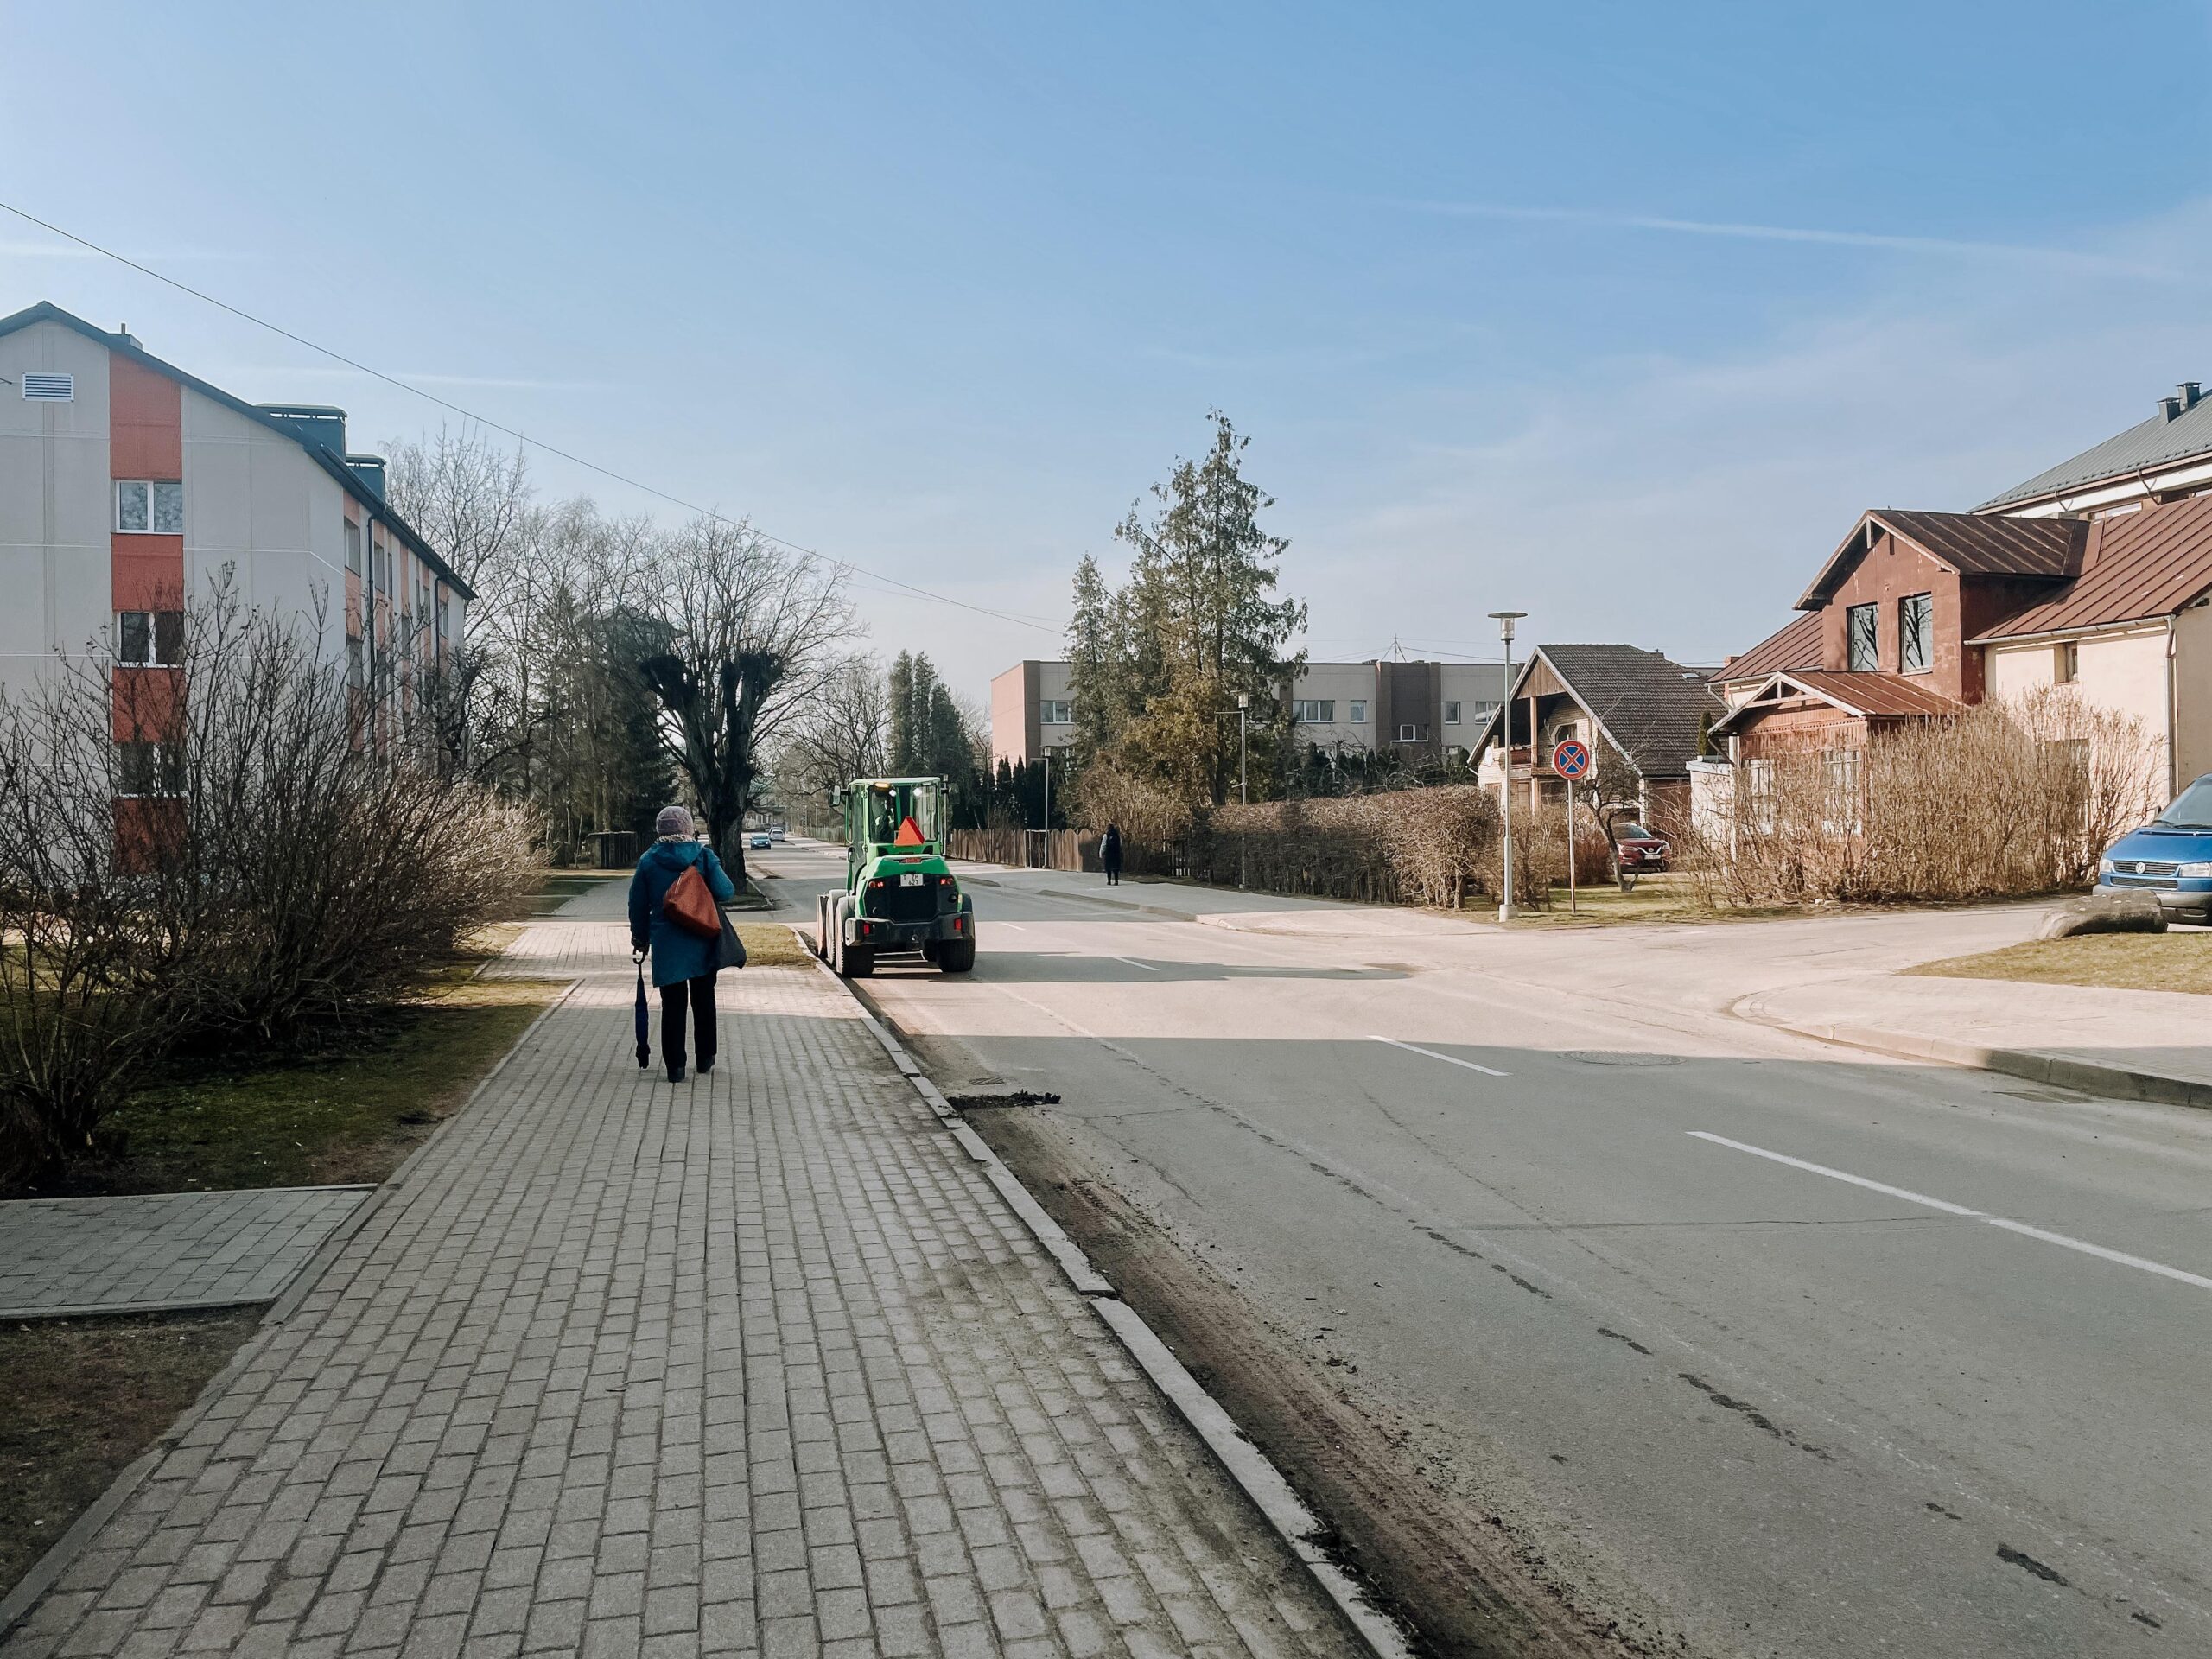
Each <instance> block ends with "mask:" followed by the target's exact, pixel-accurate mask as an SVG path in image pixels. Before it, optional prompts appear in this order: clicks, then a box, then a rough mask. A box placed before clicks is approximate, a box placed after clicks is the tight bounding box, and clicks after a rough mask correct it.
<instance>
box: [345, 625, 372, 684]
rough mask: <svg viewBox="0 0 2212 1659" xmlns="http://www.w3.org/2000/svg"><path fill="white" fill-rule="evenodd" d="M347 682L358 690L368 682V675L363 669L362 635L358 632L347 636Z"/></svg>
mask: <svg viewBox="0 0 2212 1659" xmlns="http://www.w3.org/2000/svg"><path fill="white" fill-rule="evenodd" d="M367 683H368V677H367V676H366V674H365V673H364V672H363V671H362V665H361V636H360V635H359V634H358V633H349V634H347V635H346V684H348V685H350V686H352V687H353V689H354V690H356V691H358V690H360V689H361V688H362V687H363V686H364V685H365V684H367Z"/></svg>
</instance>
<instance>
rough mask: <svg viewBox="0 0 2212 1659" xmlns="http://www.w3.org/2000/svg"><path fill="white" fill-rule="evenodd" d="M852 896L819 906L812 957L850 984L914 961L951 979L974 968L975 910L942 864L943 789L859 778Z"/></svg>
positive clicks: (851, 802)
mask: <svg viewBox="0 0 2212 1659" xmlns="http://www.w3.org/2000/svg"><path fill="white" fill-rule="evenodd" d="M845 847H846V853H845V888H844V891H843V892H842V893H823V895H822V897H821V899H819V900H818V901H817V902H818V904H819V906H820V908H819V910H818V912H817V915H816V918H815V921H816V926H815V932H814V938H815V950H816V951H817V954H818V955H819V956H820V957H822V959H823V961H824V962H826V963H829V965H830V967H832V968H834V969H836V971H837V972H838V973H839V974H841V975H842V976H845V977H846V978H848V979H865V978H867V977H868V975H870V974H872V973H874V971H875V962H876V958H877V957H880V956H883V955H886V954H897V953H900V952H913V953H917V954H918V955H919V956H920V957H922V959H923V960H924V961H925V962H932V963H936V964H937V965H938V968H940V969H943V970H944V972H946V973H948V974H964V973H966V972H967V971H968V970H969V969H971V968H973V967H974V966H975V965H976V901H975V900H974V899H971V898H969V896H968V895H967V894H966V893H963V892H961V891H960V884H959V883H958V882H957V881H956V880H953V876H952V872H951V870H950V868H947V866H946V864H945V861H944V779H942V778H856V779H854V780H853V781H852V782H851V783H849V784H848V785H846V786H845Z"/></svg>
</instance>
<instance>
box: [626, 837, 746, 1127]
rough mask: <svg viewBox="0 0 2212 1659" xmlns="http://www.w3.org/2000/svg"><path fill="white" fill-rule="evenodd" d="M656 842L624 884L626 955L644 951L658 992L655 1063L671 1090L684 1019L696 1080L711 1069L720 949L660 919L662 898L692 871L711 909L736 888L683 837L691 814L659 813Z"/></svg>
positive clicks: (698, 845) (700, 847)
mask: <svg viewBox="0 0 2212 1659" xmlns="http://www.w3.org/2000/svg"><path fill="white" fill-rule="evenodd" d="M653 834H654V835H655V836H658V840H656V841H655V842H653V844H652V846H650V847H648V848H646V849H645V856H644V857H643V858H640V859H639V861H638V868H637V870H636V873H635V874H632V876H631V877H630V948H631V949H632V950H639V951H644V950H651V951H652V957H653V984H654V985H655V986H656V987H658V989H659V991H660V1056H661V1058H662V1060H663V1061H664V1062H665V1063H666V1064H667V1066H668V1080H669V1081H670V1082H671V1083H681V1082H683V1065H684V1061H685V1059H686V1058H687V1057H686V1056H685V1054H684V1052H683V1025H684V1015H685V1014H686V1013H687V1012H688V1013H689V1014H690V1023H691V1027H692V1029H693V1032H694V1033H695V1034H696V1039H697V1044H698V1050H699V1071H700V1073H701V1075H702V1076H703V1075H704V1074H705V1073H707V1072H709V1071H713V1070H714V1069H715V1047H716V1043H715V1037H716V1033H715V959H716V957H715V953H716V950H717V947H718V945H719V944H720V941H719V940H718V939H716V938H709V937H707V936H705V935H704V934H701V933H695V932H692V931H690V929H688V928H686V927H684V926H683V925H682V924H680V923H678V922H677V921H676V920H675V919H673V918H671V917H669V916H666V915H664V914H663V913H662V909H661V906H662V904H663V901H664V900H665V899H667V897H668V890H669V889H670V888H671V887H674V886H675V885H676V883H677V879H678V878H679V877H681V876H682V875H683V874H684V872H685V871H687V870H690V869H691V868H694V867H695V866H696V868H697V869H698V871H699V874H701V876H702V877H703V878H705V880H706V883H707V888H708V891H709V892H710V893H713V894H714V896H715V902H716V903H717V904H728V902H729V901H730V900H731V899H734V898H736V897H737V887H736V884H735V883H734V882H732V881H731V880H730V879H729V876H728V874H726V873H725V872H724V871H723V869H722V865H721V860H720V859H718V858H716V857H715V849H713V848H711V847H709V846H708V845H707V844H706V842H702V841H700V840H698V839H696V837H695V836H693V835H692V832H691V814H690V812H689V811H687V810H684V809H683V807H680V806H670V807H664V808H662V809H661V812H660V816H659V817H657V818H655V819H654V820H653Z"/></svg>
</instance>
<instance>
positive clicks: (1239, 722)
mask: <svg viewBox="0 0 2212 1659" xmlns="http://www.w3.org/2000/svg"><path fill="white" fill-rule="evenodd" d="M1251 708H1252V694H1251V693H1250V692H1249V691H1239V692H1238V693H1237V694H1236V804H1237V805H1239V806H1249V805H1250V804H1252V791H1251V788H1250V785H1249V782H1248V779H1247V774H1246V771H1245V765H1244V757H1245V753H1246V744H1245V741H1244V728H1245V724H1246V722H1247V721H1249V719H1250V717H1251ZM1250 841H1251V833H1250V830H1249V828H1248V829H1240V830H1238V831H1237V835H1236V886H1237V888H1238V890H1239V891H1242V890H1243V886H1244V878H1245V876H1246V874H1248V871H1247V869H1246V861H1245V852H1246V850H1247V849H1248V848H1249V845H1250Z"/></svg>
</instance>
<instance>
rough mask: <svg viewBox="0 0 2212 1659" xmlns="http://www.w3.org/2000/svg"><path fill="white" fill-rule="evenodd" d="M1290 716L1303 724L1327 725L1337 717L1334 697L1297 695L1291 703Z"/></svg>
mask: <svg viewBox="0 0 2212 1659" xmlns="http://www.w3.org/2000/svg"><path fill="white" fill-rule="evenodd" d="M1290 717H1291V718H1292V719H1293V720H1294V721H1297V722H1298V723H1299V724H1300V725H1301V726H1325V725H1328V724H1330V723H1331V722H1332V721H1335V719H1336V717H1337V700H1336V699H1335V698H1334V697H1296V698H1294V699H1293V700H1292V702H1291V705H1290Z"/></svg>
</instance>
